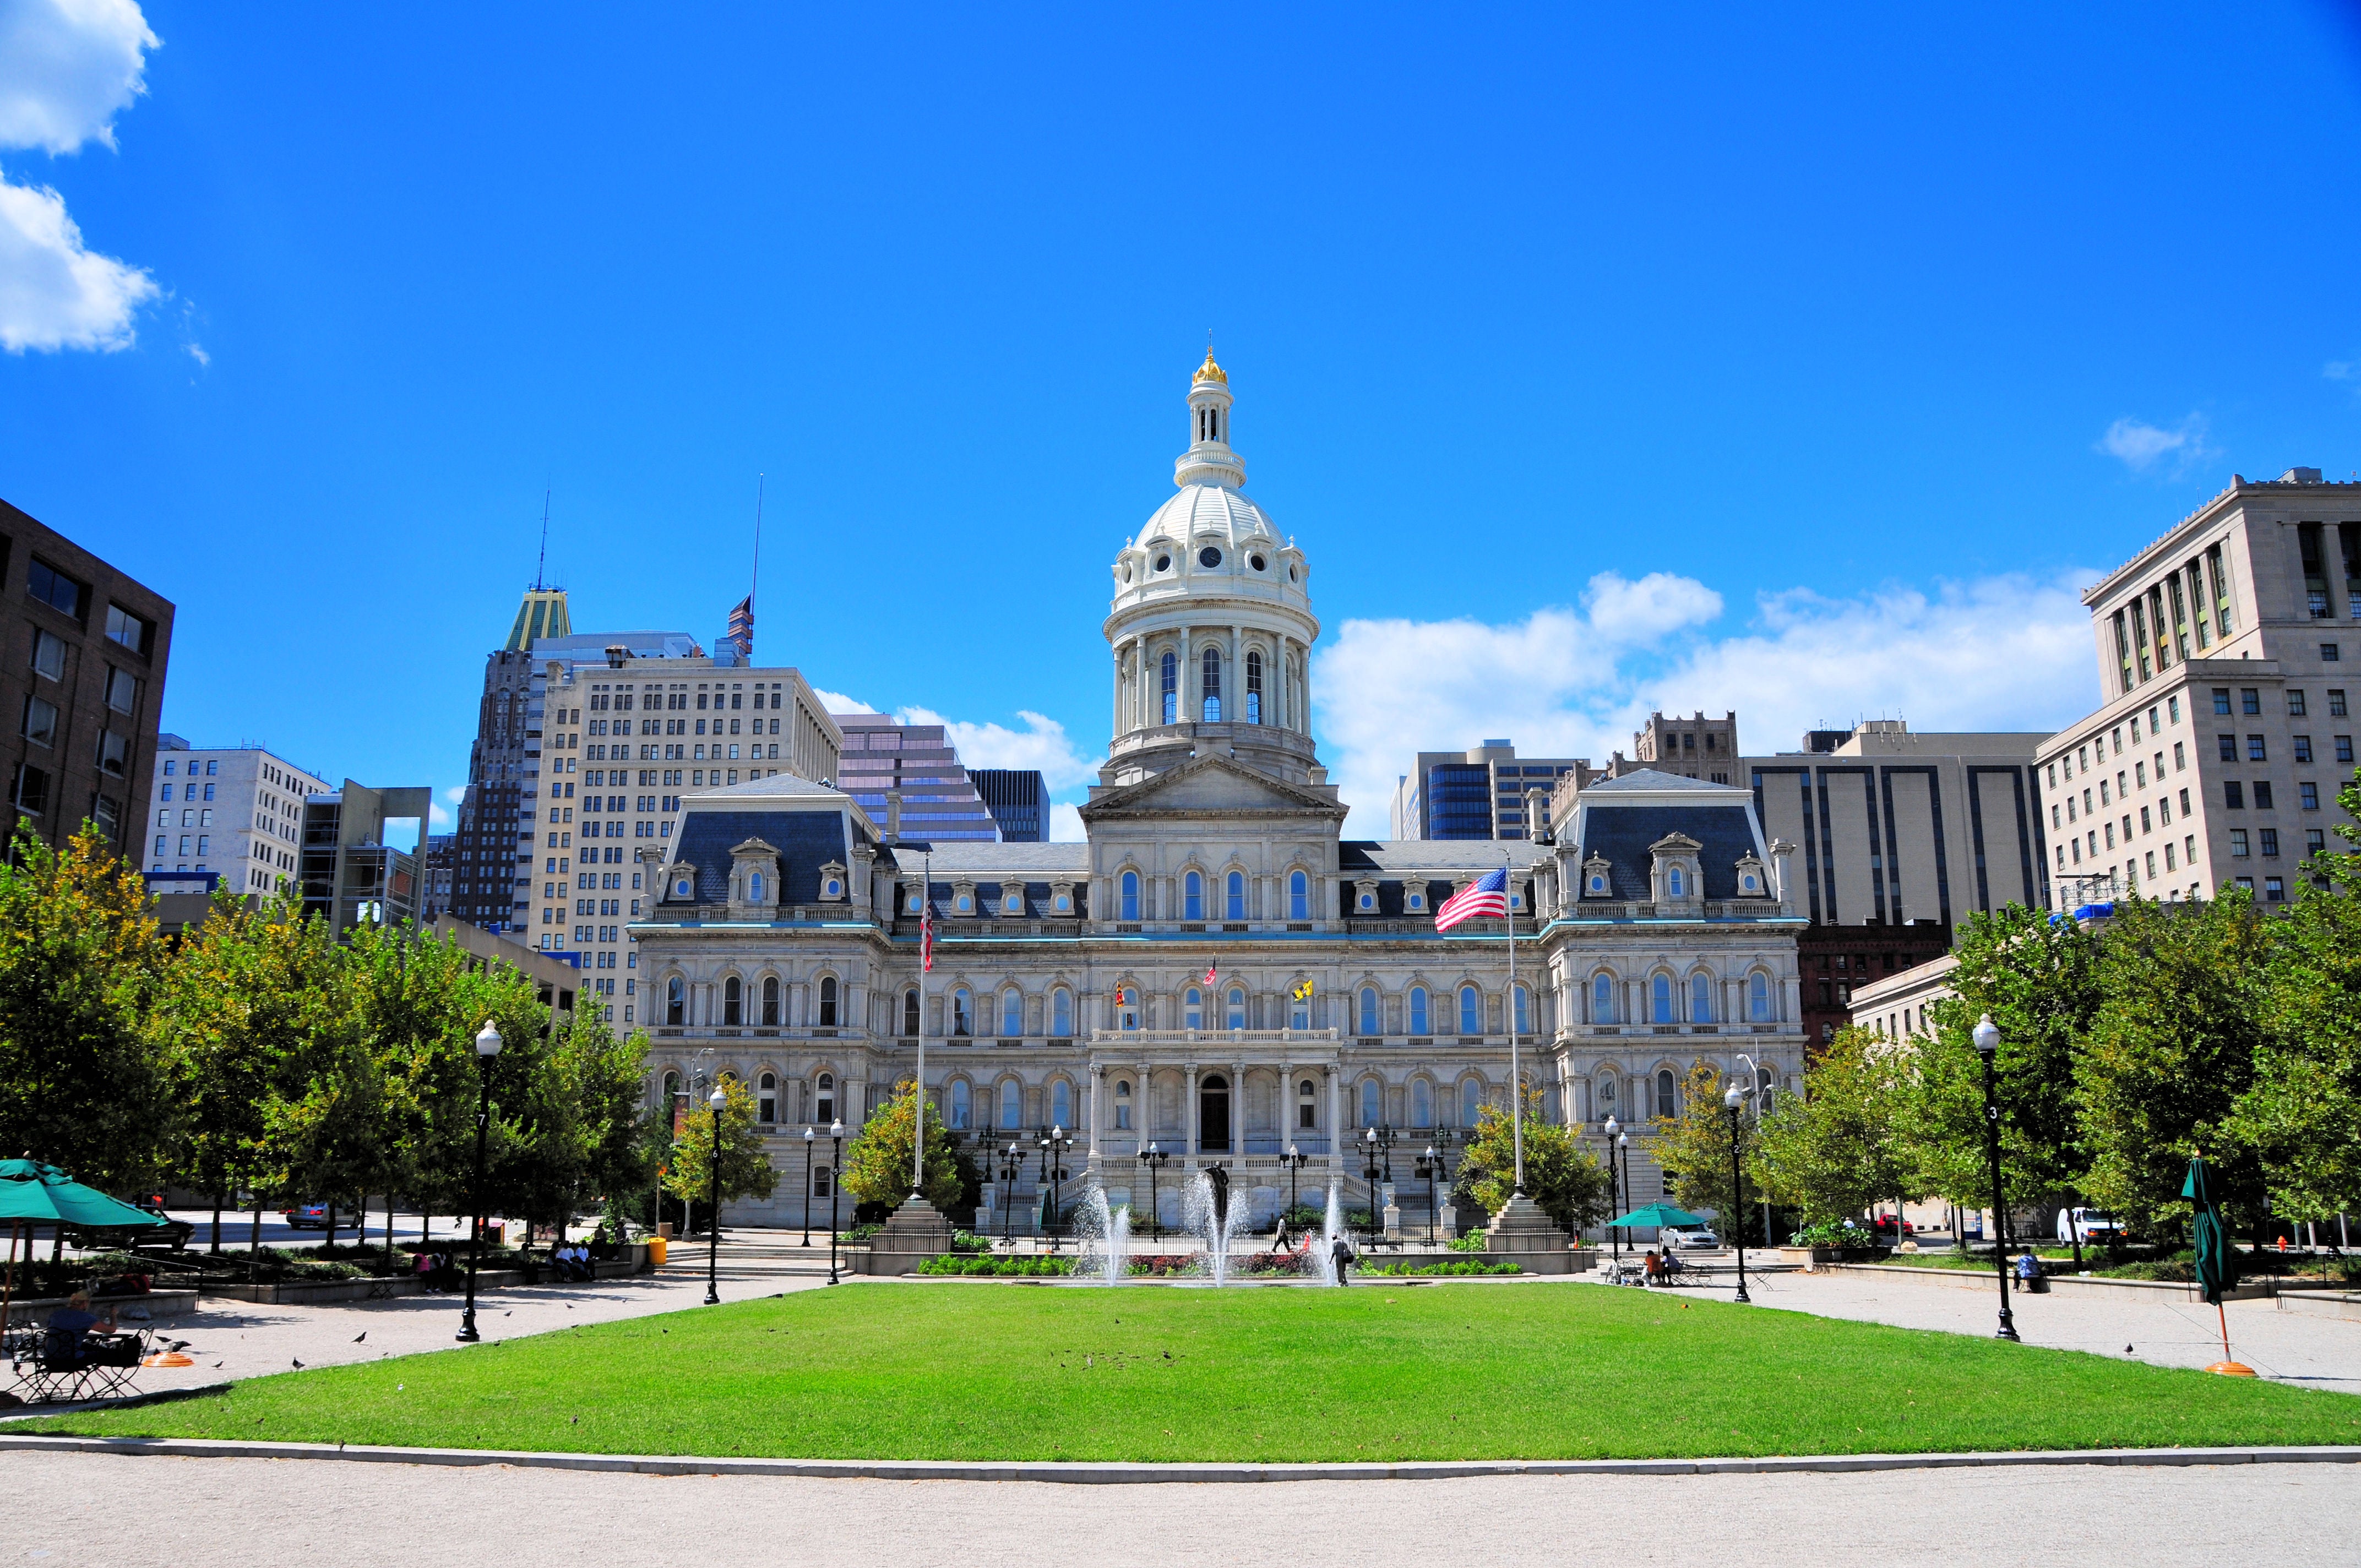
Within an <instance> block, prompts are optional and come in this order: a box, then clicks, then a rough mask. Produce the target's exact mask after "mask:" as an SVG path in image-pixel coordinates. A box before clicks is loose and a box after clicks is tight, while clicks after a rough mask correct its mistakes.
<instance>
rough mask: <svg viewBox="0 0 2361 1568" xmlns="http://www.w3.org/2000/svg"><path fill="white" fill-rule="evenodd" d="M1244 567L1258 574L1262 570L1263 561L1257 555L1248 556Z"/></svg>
mask: <svg viewBox="0 0 2361 1568" xmlns="http://www.w3.org/2000/svg"><path fill="white" fill-rule="evenodd" d="M1246 565H1249V566H1252V567H1253V568H1254V569H1255V570H1256V571H1257V572H1259V571H1261V570H1262V568H1263V559H1262V557H1261V556H1259V555H1249V556H1247V557H1246Z"/></svg>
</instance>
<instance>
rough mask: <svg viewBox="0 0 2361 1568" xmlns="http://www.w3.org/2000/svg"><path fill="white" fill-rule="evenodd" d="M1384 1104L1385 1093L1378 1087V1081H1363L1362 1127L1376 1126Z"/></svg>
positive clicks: (1372, 1079) (1367, 1079) (1370, 1079)
mask: <svg viewBox="0 0 2361 1568" xmlns="http://www.w3.org/2000/svg"><path fill="white" fill-rule="evenodd" d="M1384 1104H1385V1091H1384V1090H1383V1089H1381V1088H1379V1087H1378V1080H1376V1079H1374V1078H1365V1079H1363V1080H1361V1125H1363V1126H1364V1127H1374V1126H1376V1125H1377V1124H1378V1120H1379V1113H1380V1111H1381V1110H1382V1108H1383V1106H1384Z"/></svg>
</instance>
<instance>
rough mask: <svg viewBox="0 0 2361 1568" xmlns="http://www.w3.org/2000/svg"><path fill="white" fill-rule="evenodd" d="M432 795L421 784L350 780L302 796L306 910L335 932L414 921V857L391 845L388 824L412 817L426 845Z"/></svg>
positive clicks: (301, 860) (300, 860) (301, 856)
mask: <svg viewBox="0 0 2361 1568" xmlns="http://www.w3.org/2000/svg"><path fill="white" fill-rule="evenodd" d="M433 809H434V791H433V790H431V789H429V788H427V787H426V786H425V785H424V784H417V785H412V786H410V787H406V788H401V789H368V788H365V787H363V786H362V785H360V784H355V783H354V782H353V781H352V780H350V779H346V781H345V784H344V787H343V788H342V789H339V790H335V791H332V792H327V793H324V794H319V795H311V796H308V797H306V799H305V800H304V802H303V843H302V850H300V851H299V852H298V855H297V865H298V868H299V872H298V874H299V875H300V876H301V877H302V891H303V913H304V915H305V916H307V917H308V916H314V915H316V916H322V917H323V918H324V919H326V920H327V922H328V924H329V927H330V928H331V929H333V930H334V931H335V934H336V935H338V936H340V937H341V936H343V935H344V934H345V933H346V931H349V930H351V929H352V928H353V927H356V926H357V925H360V924H362V923H363V922H365V921H366V922H372V923H375V924H377V925H380V926H398V925H400V924H401V922H403V921H404V920H415V919H417V918H418V894H419V886H418V882H419V874H418V873H419V865H418V857H417V856H416V855H415V854H413V853H412V852H411V851H409V850H400V849H396V848H395V847H394V846H392V845H391V844H390V843H388V842H387V841H386V840H387V837H388V835H387V832H386V827H387V824H389V823H392V822H401V821H413V822H415V823H417V825H418V839H419V841H420V842H422V843H423V841H424V839H425V837H426V821H427V816H428V814H429V813H430V812H431V811H432V810H433Z"/></svg>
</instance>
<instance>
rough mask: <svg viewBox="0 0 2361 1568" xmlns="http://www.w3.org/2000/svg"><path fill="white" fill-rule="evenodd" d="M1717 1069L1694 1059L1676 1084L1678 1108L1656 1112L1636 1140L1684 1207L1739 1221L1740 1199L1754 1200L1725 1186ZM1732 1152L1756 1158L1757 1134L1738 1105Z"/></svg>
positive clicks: (1725, 1118)
mask: <svg viewBox="0 0 2361 1568" xmlns="http://www.w3.org/2000/svg"><path fill="white" fill-rule="evenodd" d="M1723 1088H1724V1084H1723V1080H1722V1075H1721V1069H1719V1067H1716V1066H1715V1065H1714V1064H1713V1063H1711V1062H1709V1061H1707V1060H1705V1059H1704V1058H1698V1059H1697V1062H1696V1063H1695V1064H1693V1065H1692V1066H1691V1067H1690V1068H1689V1073H1688V1078H1687V1080H1686V1082H1684V1083H1683V1084H1682V1086H1681V1102H1680V1113H1679V1114H1678V1115H1676V1116H1658V1117H1656V1118H1654V1119H1653V1121H1651V1122H1650V1123H1649V1124H1648V1126H1649V1130H1648V1131H1647V1132H1646V1133H1645V1134H1643V1135H1642V1137H1641V1145H1642V1147H1644V1148H1645V1149H1646V1150H1647V1151H1648V1152H1649V1154H1650V1155H1652V1156H1653V1157H1654V1158H1655V1161H1656V1163H1657V1164H1658V1165H1659V1166H1661V1167H1663V1168H1664V1173H1665V1174H1666V1175H1667V1176H1668V1177H1670V1178H1671V1179H1672V1185H1673V1199H1674V1201H1675V1202H1677V1203H1678V1204H1680V1206H1681V1207H1682V1208H1684V1209H1692V1210H1694V1209H1710V1210H1712V1211H1713V1212H1714V1213H1715V1214H1717V1215H1719V1216H1720V1217H1721V1222H1722V1223H1723V1224H1724V1225H1725V1226H1733V1227H1734V1226H1736V1225H1739V1224H1741V1223H1744V1215H1745V1212H1746V1204H1747V1203H1751V1202H1756V1201H1760V1200H1761V1198H1762V1196H1763V1195H1762V1194H1761V1193H1760V1192H1757V1191H1754V1190H1748V1191H1747V1192H1746V1194H1745V1196H1744V1201H1741V1200H1740V1198H1739V1195H1738V1194H1737V1192H1736V1191H1735V1190H1733V1189H1732V1188H1731V1186H1730V1113H1729V1111H1728V1110H1727V1109H1726V1108H1725V1107H1724V1106H1723V1105H1722V1102H1721V1095H1722V1090H1723ZM1761 1136H1762V1135H1761V1133H1760V1131H1759V1130H1758V1129H1757V1128H1756V1126H1755V1124H1754V1122H1753V1119H1752V1117H1751V1116H1749V1115H1748V1114H1747V1113H1745V1111H1744V1110H1742V1109H1741V1111H1740V1112H1739V1114H1738V1157H1739V1159H1740V1160H1741V1162H1742V1163H1744V1164H1746V1165H1749V1166H1751V1165H1752V1164H1754V1163H1755V1161H1756V1156H1757V1153H1758V1149H1757V1146H1758V1144H1759V1143H1760V1141H1761Z"/></svg>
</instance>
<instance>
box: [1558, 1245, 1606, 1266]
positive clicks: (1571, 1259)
mask: <svg viewBox="0 0 2361 1568" xmlns="http://www.w3.org/2000/svg"><path fill="white" fill-rule="evenodd" d="M1565 1250H1566V1272H1567V1273H1568V1274H1588V1273H1589V1272H1590V1271H1591V1270H1592V1269H1594V1268H1597V1267H1598V1248H1597V1247H1595V1246H1585V1245H1582V1244H1581V1243H1580V1242H1576V1244H1575V1245H1572V1246H1570V1247H1568V1248H1566V1249H1565Z"/></svg>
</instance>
